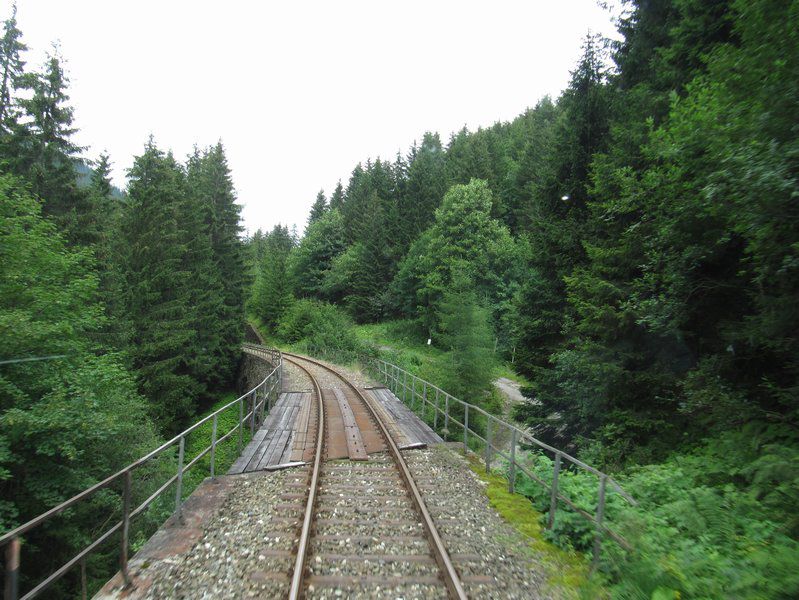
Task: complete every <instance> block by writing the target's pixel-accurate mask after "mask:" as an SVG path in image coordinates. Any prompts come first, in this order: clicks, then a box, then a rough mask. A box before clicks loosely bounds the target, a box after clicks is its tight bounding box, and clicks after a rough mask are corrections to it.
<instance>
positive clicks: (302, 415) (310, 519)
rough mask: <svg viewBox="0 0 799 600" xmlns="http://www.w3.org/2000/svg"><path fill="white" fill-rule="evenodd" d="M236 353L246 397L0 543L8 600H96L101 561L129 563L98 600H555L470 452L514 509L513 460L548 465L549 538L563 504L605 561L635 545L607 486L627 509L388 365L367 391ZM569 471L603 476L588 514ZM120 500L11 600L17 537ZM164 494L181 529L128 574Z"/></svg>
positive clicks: (315, 371) (471, 410)
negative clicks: (194, 480)
mask: <svg viewBox="0 0 799 600" xmlns="http://www.w3.org/2000/svg"><path fill="white" fill-rule="evenodd" d="M243 351H244V352H245V353H246V354H247V355H249V356H250V357H252V358H253V359H255V360H257V361H262V364H263V365H264V366H265V373H266V376H265V377H264V378H263V379H262V380H260V381H259V382H258V383H257V385H255V386H254V387H253V388H252V389H251V390H250V391H249V392H248V393H246V394H245V395H243V396H241V397H240V398H238V399H236V400H235V401H233V402H230V403H229V404H227V405H225V406H223V407H222V408H220V409H219V410H217V411H215V412H214V413H212V414H211V415H208V416H207V417H205V418H204V419H202V420H201V421H199V422H198V423H196V424H195V425H193V426H192V427H190V428H189V429H187V430H186V431H184V432H182V433H181V434H179V435H178V436H176V437H175V438H173V439H172V440H170V441H168V442H166V443H165V444H163V445H162V446H161V447H159V448H158V449H156V450H154V451H153V452H151V453H150V454H148V455H147V456H145V457H142V458H141V459H139V461H137V462H136V463H133V464H132V465H130V466H128V467H127V468H126V469H124V470H122V471H120V472H119V473H117V474H114V475H112V476H110V477H109V478H107V479H106V480H104V481H101V482H99V483H98V484H97V485H95V486H93V487H92V488H89V489H88V490H86V491H85V492H83V493H82V494H79V495H78V496H76V497H75V498H72V499H70V500H68V501H67V502H65V503H63V504H61V505H59V506H57V507H55V508H54V509H52V510H51V511H49V512H48V513H45V514H44V515H41V516H40V517H38V518H37V519H34V520H33V521H31V522H29V523H27V524H25V525H23V526H22V527H20V528H17V530H15V531H12V532H9V533H8V534H6V535H5V536H3V537H2V538H0V544H3V545H5V546H6V564H5V567H6V568H5V597H6V598H7V599H8V600H16V599H17V598H18V597H23V598H33V597H37V596H42V595H45V592H46V591H47V590H48V589H49V588H50V587H51V586H53V585H54V584H55V583H56V582H58V581H59V579H61V578H62V577H63V576H64V575H65V574H66V573H67V572H69V571H70V570H74V569H79V570H80V573H81V576H80V581H81V587H82V589H81V590H80V591H79V597H80V596H82V597H84V598H86V597H88V596H87V594H88V589H87V584H86V557H87V556H89V555H90V554H91V553H92V552H97V551H99V550H101V549H102V548H103V547H104V546H105V547H107V546H108V545H109V544H118V545H119V548H120V550H119V566H120V569H119V572H118V573H117V574H116V575H115V576H114V577H112V578H111V579H110V580H109V581H108V582H107V584H106V585H105V586H103V587H102V589H101V590H100V591H99V592H97V594H96V595H95V598H98V599H110V598H131V599H133V598H142V599H143V598H291V599H295V598H341V597H344V598H408V599H409V598H467V597H468V598H547V597H559V594H558V593H557V590H556V589H555V588H552V587H551V586H550V585H549V584H548V581H547V568H546V565H542V564H541V557H539V556H536V555H535V554H534V553H533V552H532V551H531V550H530V546H529V541H527V540H525V539H523V538H522V537H521V535H520V534H519V533H518V532H516V531H515V530H514V529H512V528H511V527H510V526H509V525H507V524H506V523H505V522H504V521H503V520H502V519H501V517H500V516H499V515H498V514H497V513H496V512H494V510H493V509H492V508H491V507H490V506H489V504H488V501H487V498H486V497H485V495H484V493H483V490H482V484H481V482H480V480H479V479H478V478H477V477H476V476H475V475H474V473H473V472H472V470H471V469H470V467H469V465H468V464H467V460H466V458H465V457H464V451H465V452H466V453H467V454H468V453H470V452H471V451H473V450H475V449H478V450H479V459H480V460H481V461H484V462H485V468H486V469H490V468H492V465H493V466H495V467H501V468H502V469H503V470H506V471H507V472H508V476H509V487H510V490H511V491H513V487H514V483H515V481H516V476H517V474H519V473H522V472H526V473H527V474H528V476H530V477H535V475H534V474H533V473H531V472H529V471H528V470H527V468H526V467H525V464H524V461H523V460H521V458H520V450H521V448H522V446H523V445H524V444H527V445H529V444H532V443H533V442H535V443H536V444H538V445H539V446H540V447H541V449H543V450H551V451H553V452H554V453H555V457H556V461H555V469H556V470H555V473H554V474H553V482H552V484H551V485H550V488H551V494H552V510H551V511H550V524H549V525H550V526H552V524H553V523H552V519H553V518H554V515H555V512H556V509H557V507H558V505H563V504H565V505H567V506H571V508H572V509H574V510H577V511H578V512H581V513H582V514H583V515H584V516H585V517H586V518H588V519H590V520H592V521H593V523H594V524H595V526H596V531H597V536H596V551H597V552H598V548H599V544H600V543H601V541H602V538H604V537H611V538H613V539H614V540H615V541H616V542H618V543H620V544H622V545H626V541H625V540H624V539H623V538H621V536H619V535H618V534H616V533H614V532H613V531H612V530H611V529H610V528H608V527H607V525H606V524H605V523H604V522H603V508H604V501H605V494H606V491H607V489H608V486H610V489H611V490H615V491H616V492H618V493H620V494H622V495H623V496H625V497H626V494H624V491H623V490H622V489H621V488H620V487H619V486H618V484H616V482H614V481H613V480H612V479H611V478H609V477H608V476H606V475H604V474H602V473H600V472H598V471H595V470H594V469H592V468H591V467H590V466H588V465H585V464H583V463H581V462H580V461H578V460H577V459H574V458H573V457H571V456H569V455H567V454H564V453H562V452H560V451H558V450H556V449H554V448H550V447H549V446H546V444H542V443H540V442H538V441H537V440H535V438H532V437H530V436H529V434H527V433H526V432H524V431H521V430H519V429H517V428H516V427H514V426H512V425H509V424H507V423H504V422H503V421H501V420H499V419H497V418H496V417H493V416H491V415H489V414H488V413H486V412H485V411H482V409H480V408H478V407H476V406H473V405H470V404H467V403H465V402H462V401H460V400H458V399H456V398H453V397H452V396H450V395H449V394H447V393H446V392H444V391H443V390H441V389H439V388H437V387H436V386H434V385H432V384H430V383H428V382H426V381H423V380H420V379H418V378H417V377H415V376H414V375H411V374H409V373H407V372H405V371H403V370H402V369H400V368H399V367H396V366H395V365H390V364H388V363H385V362H382V361H375V362H374V364H373V365H372V367H373V369H372V373H371V377H370V376H368V375H365V374H363V373H361V372H351V371H348V370H345V369H343V368H342V367H334V366H331V365H330V364H327V363H324V362H322V361H319V360H315V359H313V358H310V357H307V356H300V355H296V354H291V353H285V352H279V351H277V350H273V349H269V348H267V347H265V346H263V345H260V344H245V345H244V346H243ZM413 409H416V411H415V412H414V410H413ZM417 413H419V414H417ZM231 415H232V419H231ZM223 423H227V424H228V428H227V430H226V431H225V430H224V429H225V428H224V427H223V426H221V424H223ZM231 423H232V426H231ZM209 426H210V428H211V443H210V445H209V446H207V447H206V448H204V449H203V450H201V451H200V452H199V453H198V454H197V455H195V456H187V453H186V448H187V446H186V440H187V439H188V438H189V437H190V436H191V435H192V433H195V432H197V431H199V430H200V428H203V427H205V428H208V427H209ZM436 431H440V432H442V433H443V434H444V436H446V437H448V439H450V440H453V439H455V440H457V442H454V443H453V442H449V443H445V442H444V439H443V438H442V437H441V436H440V435H439V434H438V433H437V432H436ZM247 434H248V435H247ZM246 438H249V441H247V440H246ZM236 444H237V450H235V452H236V453H237V458H236V459H235V460H234V461H233V462H232V466H230V468H229V469H228V470H227V473H225V474H221V473H217V466H218V465H217V462H218V461H217V455H218V453H219V452H220V451H221V449H222V448H226V447H230V446H231V445H233V446H234V447H235V445H236ZM454 446H457V449H456V448H455V447H454ZM170 450H171V451H173V452H174V451H175V450H176V451H177V471H176V473H175V474H174V476H172V477H170V478H169V479H168V480H167V481H166V482H164V483H163V484H162V485H160V486H158V487H157V489H154V490H152V489H148V490H147V492H146V493H145V494H144V495H146V497H143V498H142V494H141V493H140V494H138V495H137V494H136V492H135V487H136V486H135V485H134V483H133V482H134V474H136V473H137V472H138V471H140V470H143V469H145V468H147V467H146V466H147V465H148V464H149V463H151V462H152V461H154V460H157V459H158V458H159V457H161V456H166V457H167V458H169V456H170V454H169V452H170ZM171 456H174V454H172V455H171ZM472 460H475V455H474V453H473V452H472ZM562 462H563V463H572V464H573V465H574V466H576V467H577V468H585V469H587V470H590V471H592V472H595V474H596V475H597V478H598V482H599V487H598V503H597V510H596V513H595V514H593V515H591V514H588V513H586V512H585V511H584V510H582V509H580V508H578V507H576V506H574V505H573V503H572V502H571V501H570V500H569V499H568V498H565V497H563V496H562V495H561V494H560V492H559V490H558V488H557V475H558V470H559V469H560V468H561V463H562ZM193 468H194V469H198V468H208V469H209V470H208V475H209V477H207V478H206V479H205V480H204V481H203V482H202V483H201V484H200V485H199V486H198V487H197V488H196V489H195V490H194V491H193V493H191V494H190V495H188V497H186V494H185V492H184V489H183V488H184V481H185V479H186V477H187V473H189V472H190V470H191V469H193ZM119 483H121V488H122V494H121V496H122V508H121V513H122V516H121V519H120V521H119V522H118V523H116V524H115V525H114V526H112V527H110V528H109V529H108V530H107V531H105V532H104V533H103V534H101V535H100V536H99V537H97V538H96V539H95V540H94V541H93V542H92V543H91V544H90V545H89V546H87V547H86V548H84V549H83V550H82V551H81V552H80V553H79V554H78V555H77V556H76V557H75V558H74V559H73V560H71V561H69V562H68V563H67V564H66V565H64V566H62V567H61V569H59V570H57V571H55V572H54V573H53V574H51V575H50V576H49V577H48V578H47V579H45V580H43V581H41V582H39V583H38V584H37V585H36V586H35V587H33V588H31V589H28V590H19V589H18V570H19V568H20V566H21V563H20V556H21V554H20V539H21V538H22V537H23V536H24V534H25V533H26V532H27V531H29V530H30V529H32V528H34V527H37V526H39V525H41V524H42V523H44V522H46V521H47V520H48V519H51V518H53V517H55V516H57V515H58V514H60V513H62V512H64V511H66V510H68V509H69V508H71V507H73V506H75V505H76V504H78V503H79V502H81V501H82V500H84V499H85V498H87V497H89V496H90V495H92V494H94V493H96V492H98V491H99V490H100V489H103V488H104V487H113V486H114V485H116V484H119ZM541 483H542V484H543V482H541ZM169 490H173V491H174V511H173V514H172V515H171V516H170V517H169V518H168V519H167V520H166V522H165V523H164V524H163V525H162V526H161V527H160V528H159V529H158V530H157V531H156V532H155V534H154V535H152V536H151V537H150V538H149V539H148V540H147V541H146V543H144V545H143V546H142V547H141V548H140V549H139V550H138V552H136V554H135V555H133V556H132V557H129V556H128V554H129V551H130V548H131V540H130V534H131V527H132V524H133V523H135V521H136V519H137V517H140V516H141V515H142V514H143V513H144V512H145V511H147V510H153V508H154V507H157V506H158V505H159V503H161V504H163V502H164V496H165V495H166V492H168V491H169ZM627 498H628V499H629V500H630V501H632V499H631V498H629V497H627ZM15 569H16V571H15Z"/></svg>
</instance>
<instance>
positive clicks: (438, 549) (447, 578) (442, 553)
mask: <svg viewBox="0 0 799 600" xmlns="http://www.w3.org/2000/svg"><path fill="white" fill-rule="evenodd" d="M283 356H284V357H285V356H292V357H294V358H298V359H300V360H304V361H306V362H309V363H311V364H314V365H316V366H318V367H321V368H323V369H325V370H326V371H329V372H330V373H332V374H333V375H335V376H336V377H337V378H339V379H340V380H341V381H343V382H344V383H345V384H346V385H347V386H348V387H349V388H350V389H351V390H352V391H353V392H355V394H356V395H357V396H358V398H360V399H361V401H362V402H363V403H364V405H365V406H366V408H367V410H368V411H369V413H370V414H371V416H372V418H373V419H374V421H375V423H376V424H377V426H378V427H379V429H380V432H381V434H382V436H383V438H384V440H385V442H386V447H387V448H388V449H389V453H390V454H391V456H392V458H393V459H394V462H395V463H396V465H397V468H398V469H399V471H400V475H401V476H402V479H403V481H404V482H405V486H406V488H407V489H408V491H409V492H410V496H411V501H412V502H413V504H414V505H415V508H416V510H417V512H418V513H419V514H420V515H421V517H422V525H423V527H424V529H425V532H426V533H427V541H428V543H429V544H430V548H431V550H432V553H433V558H434V559H435V561H436V563H437V564H438V567H439V569H440V570H441V572H442V574H443V576H444V577H443V578H444V584H445V585H446V587H447V591H448V593H449V595H450V597H451V598H457V599H458V600H466V598H467V596H466V591H465V590H464V589H463V584H462V583H461V580H460V577H459V576H458V573H457V571H456V570H455V566H454V565H453V564H452V559H451V558H450V556H449V552H447V549H446V547H445V546H444V542H443V540H442V539H441V535H439V533H438V529H437V528H436V525H435V523H434V522H433V518H432V516H431V515H430V511H428V509H427V505H426V504H425V501H424V499H423V498H422V495H421V493H420V492H419V488H418V486H417V485H416V481H415V480H414V479H413V475H412V474H411V471H410V469H409V468H408V465H407V463H406V462H405V459H404V458H403V456H402V453H401V452H400V450H399V447H398V446H397V444H396V442H395V441H394V438H392V437H391V434H390V433H389V431H388V427H387V426H386V424H385V423H384V422H383V419H382V418H381V417H380V416H379V414H378V412H377V411H376V410H375V409H374V408H373V407H372V403H371V402H370V401H369V400H368V399H367V398H366V396H365V395H364V394H363V393H361V391H360V390H359V389H358V388H357V387H356V386H355V385H353V384H352V383H351V382H350V381H349V380H348V379H347V378H346V377H344V376H343V375H342V374H341V373H339V372H338V371H336V370H335V369H333V368H331V367H328V366H327V365H325V364H324V363H321V362H319V361H317V360H314V359H312V358H307V357H305V356H301V355H299V354H292V353H288V352H284V353H283ZM291 362H292V363H294V364H297V363H296V362H295V361H291ZM304 370H305V371H306V372H308V370H307V369H304ZM295 576H296V573H295ZM290 598H292V599H293V598H294V596H290Z"/></svg>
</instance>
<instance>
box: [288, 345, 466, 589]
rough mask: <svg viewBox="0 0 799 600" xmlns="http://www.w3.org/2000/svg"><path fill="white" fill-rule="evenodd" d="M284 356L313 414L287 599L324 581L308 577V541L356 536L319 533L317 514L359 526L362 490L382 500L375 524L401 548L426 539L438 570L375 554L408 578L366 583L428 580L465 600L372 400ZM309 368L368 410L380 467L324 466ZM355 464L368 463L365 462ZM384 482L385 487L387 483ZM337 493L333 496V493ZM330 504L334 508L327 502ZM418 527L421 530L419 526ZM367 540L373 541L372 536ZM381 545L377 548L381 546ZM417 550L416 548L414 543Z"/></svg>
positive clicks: (321, 415)
mask: <svg viewBox="0 0 799 600" xmlns="http://www.w3.org/2000/svg"><path fill="white" fill-rule="evenodd" d="M283 356H284V359H285V360H287V361H288V362H291V363H292V364H294V365H295V366H297V367H298V368H299V369H301V370H302V371H303V372H304V373H305V374H306V375H307V376H308V378H309V379H310V381H311V385H312V388H313V393H314V396H315V399H316V402H315V403H316V406H317V411H318V413H317V414H318V418H317V423H318V425H317V428H316V434H317V439H316V451H315V455H314V460H313V463H312V467H311V470H310V472H309V482H308V496H307V500H306V505H305V511H304V518H303V522H302V528H301V532H300V537H299V542H298V545H297V552H296V560H295V562H294V572H293V576H292V580H291V587H290V591H289V598H290V599H291V600H296V599H299V598H303V597H305V595H306V593H307V592H308V590H309V587H310V586H312V585H313V581H314V580H316V581H319V582H323V583H324V582H325V581H326V580H325V578H324V576H318V575H314V574H312V568H313V566H312V565H311V564H310V557H311V553H312V543H313V542H314V539H315V538H317V543H318V544H319V545H320V547H324V544H325V541H326V540H327V541H328V542H329V541H330V540H331V539H334V538H335V539H341V540H346V541H347V542H351V541H352V540H354V539H358V538H359V536H353V535H349V536H347V535H342V534H341V533H339V534H338V535H324V534H320V533H319V532H320V528H319V524H320V519H318V518H317V515H319V514H323V515H330V516H332V518H327V519H325V520H326V521H327V522H328V524H330V523H334V522H336V523H338V525H339V527H341V526H343V527H345V528H346V527H347V523H348V522H349V523H357V522H359V521H358V518H357V517H358V515H359V514H363V511H364V510H366V509H364V508H363V507H362V506H361V503H360V502H359V500H360V501H364V500H365V499H366V498H369V497H370V496H368V495H362V496H358V495H357V492H358V491H360V492H361V493H367V494H368V492H367V490H381V492H382V493H383V495H380V496H377V497H376V498H374V497H373V498H372V499H373V500H375V499H378V498H379V499H380V500H381V501H382V502H384V504H383V505H381V506H379V507H377V508H374V509H373V510H374V511H375V512H376V514H377V519H376V521H379V522H381V520H382V521H385V522H390V523H392V524H393V527H394V528H395V529H396V530H397V531H398V532H400V533H401V534H402V535H401V536H398V537H397V538H396V539H402V540H403V542H404V543H405V544H406V545H411V544H414V543H416V542H417V540H416V539H414V537H413V536H408V535H407V534H408V533H409V532H410V533H416V537H417V538H420V539H423V540H426V542H427V546H428V550H429V554H428V557H429V556H432V559H433V561H434V562H435V565H436V566H437V569H438V577H431V576H429V575H427V576H424V575H419V570H418V564H417V563H418V562H420V559H421V562H422V563H424V562H425V561H424V558H425V557H424V556H423V555H418V554H412V555H407V554H402V555H397V556H385V555H380V556H373V557H372V558H373V560H376V561H378V562H381V561H382V562H384V563H385V562H389V563H392V564H393V563H406V564H405V566H404V567H403V568H405V569H407V571H408V574H407V576H404V577H397V578H396V581H395V582H394V581H391V580H390V579H389V578H386V577H383V576H374V578H373V579H370V581H372V580H373V581H375V582H379V583H382V584H386V583H390V584H392V585H393V584H399V585H401V584H404V583H406V582H410V583H413V582H420V581H421V582H422V583H431V579H432V580H433V581H432V583H435V580H436V579H437V580H438V581H439V582H443V583H444V586H445V587H446V594H447V596H448V597H450V598H458V599H465V598H466V597H467V596H466V593H465V591H464V588H463V585H462V583H461V581H460V578H459V577H458V574H457V572H456V570H455V567H454V566H453V564H452V560H451V559H450V556H449V553H448V552H447V549H446V547H445V546H444V543H443V541H442V539H441V536H440V535H439V533H438V530H437V529H436V526H435V523H434V522H433V519H432V517H431V516H430V512H429V511H428V509H427V506H426V504H425V502H424V499H423V498H422V496H421V493H420V492H419V487H418V486H417V485H416V482H415V481H414V479H413V476H412V475H411V471H410V469H409V468H408V465H407V463H406V462H405V459H404V458H403V456H402V453H401V452H400V450H399V447H398V446H397V444H396V442H395V441H394V439H393V437H392V436H391V434H390V433H389V429H388V427H387V425H386V423H384V422H383V419H382V418H381V416H380V414H379V413H378V412H377V411H376V410H375V409H374V408H373V406H372V404H371V402H370V401H369V400H368V399H367V398H366V397H365V396H364V394H363V393H362V392H361V391H360V390H359V389H358V388H357V387H356V386H355V385H353V384H352V383H351V382H350V381H349V380H348V379H347V378H346V377H344V376H343V375H341V374H340V373H339V372H337V371H336V370H335V369H332V368H330V367H328V366H327V365H325V364H323V363H321V362H319V361H316V360H313V359H310V358H306V357H304V356H299V355H296V354H289V353H283ZM303 363H304V364H303ZM308 365H311V368H309V367H308ZM312 368H315V369H322V370H324V371H325V372H326V373H329V374H330V375H332V376H333V377H334V378H336V379H338V380H340V381H341V382H342V383H343V384H344V386H345V387H346V388H347V389H348V390H350V391H351V392H352V394H350V395H349V396H350V401H352V400H353V399H354V400H355V401H356V402H359V403H361V404H362V406H363V408H364V409H365V410H366V411H367V414H368V415H369V417H370V419H371V421H372V422H373V423H374V425H375V427H376V429H377V431H378V432H379V434H380V436H381V438H382V441H383V443H384V444H385V448H386V450H387V454H388V456H389V460H388V461H386V462H385V463H380V464H381V465H385V466H380V467H378V468H370V469H363V470H360V471H348V470H347V468H346V467H345V468H344V469H342V468H341V464H340V463H338V464H337V463H335V462H326V461H325V460H324V459H325V458H326V457H325V449H326V441H325V440H326V439H327V438H328V435H329V433H330V428H329V427H328V426H327V423H326V421H327V420H328V419H329V418H330V415H329V413H327V412H326V411H325V402H324V397H323V392H322V388H321V387H320V385H319V382H318V381H317V379H316V377H315V376H314V374H313V373H312V372H311V370H312ZM351 464H356V463H351ZM357 464H360V465H368V464H369V463H357ZM392 466H393V468H392ZM353 469H356V467H353ZM370 471H374V473H370ZM352 473H358V474H360V479H359V484H358V485H357V486H353V485H351V483H349V482H348V481H347V478H348V475H351V474H352ZM370 477H374V480H371V479H369V478H370ZM392 480H393V481H395V482H396V481H399V482H400V483H401V486H402V487H401V488H400V490H397V489H396V486H393V485H392V484H391V483H390V482H391V481H392ZM386 482H389V483H388V484H387V483H386ZM323 483H324V484H325V485H326V486H327V488H326V491H327V493H326V494H322V493H320V488H321V486H322V484H323ZM336 492H338V495H337V494H336ZM353 492H355V493H353ZM391 492H394V494H395V496H391V495H390V494H391ZM402 492H404V498H403V497H402V496H403V494H402ZM386 494H387V495H386ZM342 498H343V500H342ZM331 502H332V503H333V504H329V503H331ZM342 504H343V505H342ZM353 505H354V506H353ZM392 510H393V511H396V512H397V514H398V515H400V516H404V517H405V522H403V520H402V519H394V520H391V519H388V518H387V516H386V515H387V514H388V512H389V511H392ZM409 512H410V514H412V515H413V517H414V518H413V519H409V518H408V514H409ZM342 513H343V514H342ZM345 515H346V516H350V517H352V516H355V517H356V519H352V518H350V519H341V518H340V517H341V516H345ZM361 521H362V520H361ZM420 523H421V532H420V531H419V528H418V525H419V524H420ZM420 533H421V534H422V535H421V537H420V536H419V534H420ZM392 534H393V533H392V532H391V531H389V532H387V533H386V535H387V537H391V536H392ZM360 537H364V536H360ZM370 539H371V540H374V539H375V538H370ZM369 543H370V541H369V540H367V541H365V544H366V545H367V547H368V544H369ZM380 547H381V548H382V546H380ZM416 547H417V548H418V544H417V545H416ZM328 555H329V556H331V557H332V558H333V559H334V560H338V561H339V562H342V561H343V563H346V562H347V560H349V561H350V562H353V561H352V559H353V558H354V556H353V555H346V556H341V555H330V554H329V553H328ZM361 558H362V557H361ZM316 560H317V561H318V562H320V563H321V562H322V560H321V556H320V555H319V554H317V556H316ZM343 563H342V564H343ZM337 577H338V579H335V578H331V579H329V580H327V581H330V580H336V581H338V582H339V583H340V582H344V581H346V580H347V576H342V575H340V576H337ZM349 579H350V580H351V581H353V582H356V581H358V577H355V576H350V577H349ZM439 585H440V583H439Z"/></svg>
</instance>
